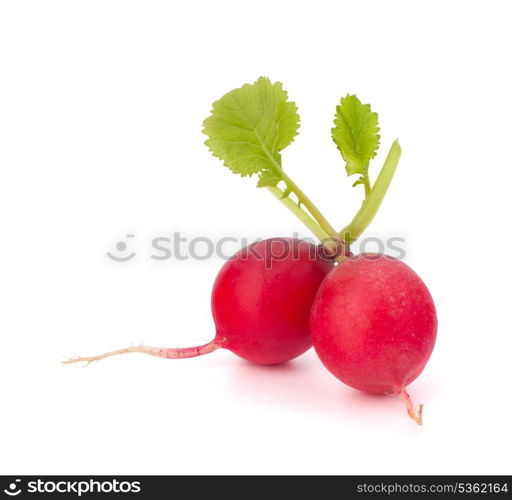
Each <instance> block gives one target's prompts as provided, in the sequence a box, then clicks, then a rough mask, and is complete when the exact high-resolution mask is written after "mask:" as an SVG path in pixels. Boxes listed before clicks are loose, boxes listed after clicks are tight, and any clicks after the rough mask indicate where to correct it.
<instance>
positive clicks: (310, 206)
mask: <svg viewBox="0 0 512 500" xmlns="http://www.w3.org/2000/svg"><path fill="white" fill-rule="evenodd" d="M282 176H283V180H284V182H285V183H286V186H287V187H288V188H289V189H290V190H291V191H292V192H293V193H295V194H296V196H297V198H298V199H299V202H300V203H302V205H304V206H305V207H306V208H307V210H308V212H309V213H310V214H311V215H312V216H313V218H314V219H315V220H316V222H317V223H318V225H319V226H320V227H321V228H322V229H323V230H324V231H325V232H326V233H327V235H328V237H330V238H332V239H338V238H339V235H338V233H337V231H336V229H334V227H332V226H331V224H330V223H329V221H328V220H327V219H326V218H325V217H324V216H323V214H322V212H320V210H318V208H317V207H316V206H315V204H314V203H313V202H312V201H311V200H310V199H309V198H308V197H307V196H306V194H305V193H304V191H302V189H300V188H299V186H297V184H295V182H293V181H292V180H291V179H290V177H288V176H287V175H286V174H285V173H284V172H282Z"/></svg>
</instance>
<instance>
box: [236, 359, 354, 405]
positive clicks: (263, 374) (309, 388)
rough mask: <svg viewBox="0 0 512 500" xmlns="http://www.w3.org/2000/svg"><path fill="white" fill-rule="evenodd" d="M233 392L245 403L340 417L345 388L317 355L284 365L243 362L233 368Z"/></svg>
mask: <svg viewBox="0 0 512 500" xmlns="http://www.w3.org/2000/svg"><path fill="white" fill-rule="evenodd" d="M232 370H233V373H232V375H231V377H230V380H231V382H232V386H231V387H232V390H233V392H234V393H235V395H236V396H237V398H239V399H241V400H245V399H251V400H255V399H257V400H258V401H260V402H261V403H263V404H272V405H273V406H276V405H277V406H279V405H280V406H285V407H287V408H292V409H298V410H300V411H304V410H308V411H311V412H321V413H324V414H332V415H336V414H337V413H339V411H340V409H341V408H342V406H341V404H340V400H341V394H342V393H343V391H344V389H345V388H344V387H343V385H342V384H341V383H340V382H339V381H338V380H336V379H335V378H334V377H333V376H332V375H330V373H329V372H328V371H327V370H326V369H325V368H323V366H322V365H321V364H320V362H319V361H318V358H316V356H315V355H314V353H311V352H308V353H306V354H304V355H303V356H301V357H300V358H298V359H295V360H293V361H289V362H288V363H284V364H281V365H271V366H259V365H254V364H251V363H247V362H245V361H242V360H239V361H237V362H236V363H235V364H233V365H232Z"/></svg>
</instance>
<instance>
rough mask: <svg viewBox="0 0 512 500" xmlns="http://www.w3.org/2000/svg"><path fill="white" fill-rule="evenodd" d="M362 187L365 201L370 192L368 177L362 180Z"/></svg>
mask: <svg viewBox="0 0 512 500" xmlns="http://www.w3.org/2000/svg"><path fill="white" fill-rule="evenodd" d="M363 186H364V197H365V199H366V198H368V195H369V194H370V191H371V190H372V187H371V185H370V179H369V178H368V176H366V177H365V178H364V181H363Z"/></svg>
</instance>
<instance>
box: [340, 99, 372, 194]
mask: <svg viewBox="0 0 512 500" xmlns="http://www.w3.org/2000/svg"><path fill="white" fill-rule="evenodd" d="M331 131H332V138H333V140H334V142H335V144H336V146H337V147H338V149H339V150H340V152H341V156H343V159H344V160H345V162H346V169H347V174H348V175H353V174H360V175H361V176H362V178H363V180H362V181H361V182H359V181H357V182H356V183H357V184H360V183H362V182H364V179H367V178H368V165H369V163H370V160H371V159H372V158H373V157H374V156H375V155H376V154H377V149H378V148H379V140H380V135H379V122H378V115H377V113H374V112H373V111H372V110H371V108H370V105H369V104H361V101H360V100H359V99H358V98H357V97H356V96H355V95H348V94H347V96H346V97H342V98H341V101H340V104H339V106H337V107H336V116H335V118H334V128H333V129H332V130H331Z"/></svg>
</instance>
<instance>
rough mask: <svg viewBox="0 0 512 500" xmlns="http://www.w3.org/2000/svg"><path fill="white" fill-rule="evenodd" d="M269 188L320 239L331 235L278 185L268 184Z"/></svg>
mask: <svg viewBox="0 0 512 500" xmlns="http://www.w3.org/2000/svg"><path fill="white" fill-rule="evenodd" d="M267 189H268V190H269V191H270V192H271V193H272V194H273V195H274V196H275V197H276V198H277V199H278V200H279V201H280V202H281V203H282V204H283V205H284V206H285V207H286V208H287V209H288V210H290V212H292V213H293V214H294V215H295V216H296V217H297V218H298V219H299V220H300V221H301V222H302V223H303V224H305V225H306V227H307V228H308V229H309V230H310V231H311V232H312V233H313V234H314V235H315V236H316V237H317V238H318V239H319V240H320V241H323V240H326V239H328V238H330V237H329V235H328V234H327V233H326V232H325V231H324V230H323V229H322V227H321V226H320V225H319V224H318V222H316V221H315V219H313V217H311V215H309V214H308V213H307V212H306V211H304V210H302V208H300V207H299V205H298V204H297V203H295V202H294V201H293V200H291V199H290V197H289V196H285V197H283V195H284V191H282V190H281V189H279V188H277V187H271V186H267Z"/></svg>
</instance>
